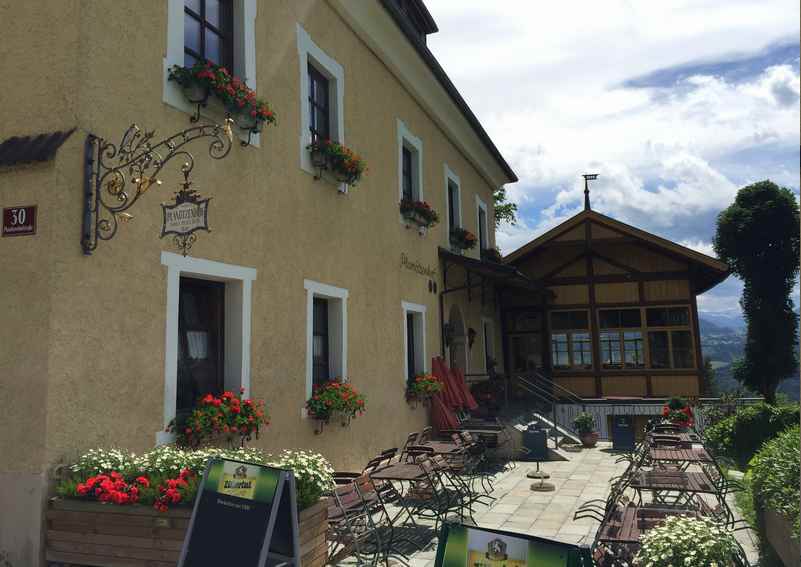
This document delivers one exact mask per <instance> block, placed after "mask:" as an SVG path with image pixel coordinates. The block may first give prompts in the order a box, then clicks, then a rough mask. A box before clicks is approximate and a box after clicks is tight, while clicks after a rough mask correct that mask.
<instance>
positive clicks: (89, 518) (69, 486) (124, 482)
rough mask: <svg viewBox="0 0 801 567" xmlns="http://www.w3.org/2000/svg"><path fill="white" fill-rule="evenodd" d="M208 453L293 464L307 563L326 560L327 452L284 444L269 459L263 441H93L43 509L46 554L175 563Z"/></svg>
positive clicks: (62, 470)
mask: <svg viewBox="0 0 801 567" xmlns="http://www.w3.org/2000/svg"><path fill="white" fill-rule="evenodd" d="M211 458H225V459H231V460H235V461H245V462H252V463H260V464H261V463H263V464H267V465H268V466H272V467H276V468H280V469H286V470H291V471H292V472H293V474H294V476H295V487H296V492H297V505H298V516H299V534H300V542H299V546H300V554H301V559H302V563H303V565H313V566H315V567H318V566H320V567H321V566H322V565H324V564H325V563H326V561H327V542H326V528H327V524H328V504H327V500H326V499H321V496H322V494H324V493H325V492H326V491H328V490H330V489H331V488H332V487H333V484H334V482H333V477H332V474H333V467H332V466H331V464H330V463H329V462H328V461H327V460H326V459H325V458H324V457H323V456H322V455H318V454H315V453H312V452H308V451H284V452H283V453H281V455H279V456H278V457H277V459H276V460H274V461H271V462H266V458H265V455H264V453H263V452H262V451H260V450H258V449H235V450H225V449H203V450H196V451H191V450H183V449H179V448H176V447H174V446H169V445H165V446H160V447H157V448H156V449H153V450H151V451H149V452H147V453H144V454H139V455H137V454H134V453H130V452H127V451H121V450H119V449H110V450H109V449H92V450H89V451H87V452H86V453H84V454H83V455H81V456H80V457H79V458H78V459H77V460H75V461H74V462H73V463H71V464H69V465H68V466H62V467H59V469H57V471H56V472H57V473H58V474H56V477H57V478H56V493H57V494H58V497H55V498H52V499H51V500H50V502H49V505H48V509H47V513H46V519H47V530H46V534H45V538H46V556H47V560H48V561H54V562H63V563H67V564H80V565H98V566H100V565H102V566H104V567H128V566H130V565H145V564H147V565H153V566H157V565H158V566H160V565H164V566H165V567H166V566H167V565H175V564H176V563H177V561H178V557H179V555H180V552H181V546H182V544H183V541H184V538H185V536H186V530H187V528H188V525H189V520H190V518H191V515H192V508H193V505H194V499H195V496H196V493H197V487H198V480H199V479H200V478H201V476H202V472H203V471H204V470H205V468H206V464H207V462H208V460H209V459H211ZM179 471H180V472H179ZM134 489H135V490H134ZM120 495H127V497H126V498H122V497H121V496H120Z"/></svg>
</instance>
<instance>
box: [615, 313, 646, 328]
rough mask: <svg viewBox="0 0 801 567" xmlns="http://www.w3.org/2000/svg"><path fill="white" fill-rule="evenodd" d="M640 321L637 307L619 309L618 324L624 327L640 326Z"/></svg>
mask: <svg viewBox="0 0 801 567" xmlns="http://www.w3.org/2000/svg"><path fill="white" fill-rule="evenodd" d="M641 323H642V320H641V317H640V310H639V309H621V310H620V326H621V327H623V328H626V329H631V328H635V327H640V326H641Z"/></svg>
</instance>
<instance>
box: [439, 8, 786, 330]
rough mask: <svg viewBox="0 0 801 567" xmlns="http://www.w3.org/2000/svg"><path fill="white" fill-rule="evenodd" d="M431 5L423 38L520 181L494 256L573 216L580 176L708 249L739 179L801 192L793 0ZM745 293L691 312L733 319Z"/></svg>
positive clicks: (656, 227) (703, 301) (653, 224)
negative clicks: (430, 31)
mask: <svg viewBox="0 0 801 567" xmlns="http://www.w3.org/2000/svg"><path fill="white" fill-rule="evenodd" d="M426 5H427V6H428V7H429V10H430V11H431V13H432V15H433V16H434V19H435V20H436V21H437V24H438V26H439V28H440V31H439V32H438V33H436V34H434V35H431V36H429V47H430V48H431V50H432V52H433V53H434V54H435V55H436V56H437V58H438V59H439V60H440V62H441V63H442V65H443V67H444V68H445V69H446V71H448V73H449V75H450V77H451V79H452V80H453V82H454V84H455V85H456V86H457V87H458V88H459V90H460V91H461V93H462V95H463V96H464V97H465V99H466V100H467V102H468V103H469V104H470V106H471V108H472V109H473V111H474V112H475V113H476V115H477V116H478V117H479V119H480V120H481V122H482V124H483V125H484V127H485V128H486V129H487V131H488V132H489V134H490V136H491V137H492V138H493V140H494V141H495V143H496V145H497V146H498V147H499V149H500V150H501V152H502V153H503V155H504V156H505V157H506V158H507V160H508V161H509V163H510V164H511V165H512V167H513V169H514V170H515V171H516V172H517V174H518V176H519V177H520V181H519V182H518V183H516V184H514V185H511V186H509V193H510V196H511V197H512V199H513V200H514V201H515V202H517V203H518V206H519V220H520V222H519V223H518V225H517V226H514V227H502V228H501V229H500V230H499V233H498V238H497V239H498V243H499V244H500V246H501V247H502V249H503V251H504V252H510V251H512V250H514V249H515V248H517V247H518V246H520V245H522V244H524V243H525V242H527V241H528V240H530V239H531V238H533V237H535V236H537V235H539V234H541V233H542V232H544V231H545V230H547V229H548V228H551V227H553V226H555V225H556V224H558V223H559V222H561V221H563V220H565V219H567V218H569V217H570V216H572V215H573V214H575V213H576V212H578V211H579V210H580V208H581V206H582V190H583V186H582V182H581V177H580V175H581V174H582V173H586V172H598V173H600V174H601V177H600V178H599V179H598V181H597V182H596V183H595V185H594V186H593V189H592V203H593V208H594V209H596V210H598V211H600V212H602V213H604V214H608V215H610V216H612V217H615V218H617V219H619V220H622V221H624V222H628V223H631V224H634V225H636V226H638V227H641V228H643V229H645V230H649V231H651V232H654V233H656V234H659V235H660V236H664V237H667V238H670V239H672V240H675V241H677V242H681V243H683V244H685V245H688V246H690V247H692V248H695V249H697V250H700V251H702V252H706V253H709V254H711V253H712V248H711V240H712V237H713V235H714V231H715V218H716V216H717V214H718V212H720V210H721V209H723V208H725V207H726V206H728V205H729V204H730V203H731V202H732V200H733V199H734V195H735V194H736V191H737V189H738V188H740V187H742V186H744V185H747V184H749V183H752V182H754V181H758V180H762V179H766V178H769V179H771V180H773V181H775V182H776V183H779V184H780V185H783V186H786V187H790V188H791V189H793V190H794V191H795V192H796V194H797V193H798V191H799V160H801V156H800V155H799V135H800V134H799V121H800V120H801V114H800V113H799V91H800V90H801V89H800V87H799V33H800V31H799V3H798V2H797V0H792V1H791V0H780V1H779V0H757V1H752V0H726V1H717V0H665V1H663V2H634V1H624V0H604V1H603V2H590V1H589V0H586V1H580V2H579V1H570V0H565V1H564V2H559V3H551V2H548V3H544V2H531V1H528V0H504V1H503V2H465V1H463V0H427V2H426ZM740 289H741V286H740V284H739V282H738V281H736V280H735V279H734V278H730V279H729V280H727V282H725V283H724V284H722V285H720V286H718V287H717V288H715V289H714V290H712V291H710V292H708V293H707V294H705V295H704V296H702V297H701V298H700V300H699V308H700V310H701V311H704V312H706V313H708V314H710V315H711V314H717V315H719V316H721V317H724V318H725V317H726V316H729V315H731V316H736V315H737V314H739V306H738V304H737V300H738V298H739V295H740ZM796 295H797V293H796Z"/></svg>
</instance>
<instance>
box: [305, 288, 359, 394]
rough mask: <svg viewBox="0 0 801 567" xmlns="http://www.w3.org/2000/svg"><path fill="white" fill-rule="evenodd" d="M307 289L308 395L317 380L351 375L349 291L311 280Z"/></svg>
mask: <svg viewBox="0 0 801 567" xmlns="http://www.w3.org/2000/svg"><path fill="white" fill-rule="evenodd" d="M303 287H304V288H305V289H306V398H308V397H310V396H311V394H312V390H313V388H314V386H315V383H317V384H319V383H323V382H326V381H328V380H331V379H333V378H342V379H345V380H346V379H347V377H348V290H347V289H343V288H340V287H335V286H332V285H328V284H323V283H318V282H315V281H311V280H303Z"/></svg>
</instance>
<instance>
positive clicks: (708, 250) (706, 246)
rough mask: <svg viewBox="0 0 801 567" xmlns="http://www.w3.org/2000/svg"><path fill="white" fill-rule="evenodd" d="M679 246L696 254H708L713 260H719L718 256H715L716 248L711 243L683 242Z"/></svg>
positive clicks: (701, 241) (700, 241) (699, 241)
mask: <svg viewBox="0 0 801 567" xmlns="http://www.w3.org/2000/svg"><path fill="white" fill-rule="evenodd" d="M679 244H681V245H682V246H686V247H687V248H690V249H692V250H695V251H696V252H700V253H701V254H706V255H707V256H711V257H712V258H717V254H715V248H714V247H713V246H712V243H711V242H705V241H703V240H682V241H681V242H679Z"/></svg>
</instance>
